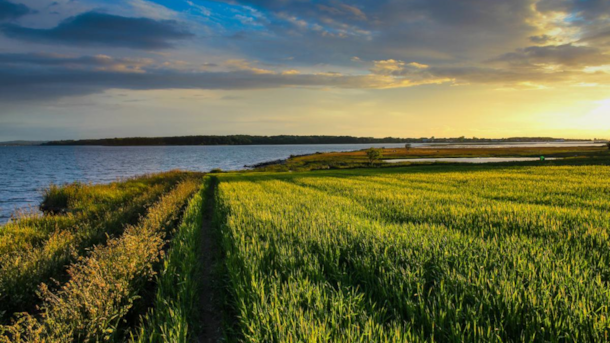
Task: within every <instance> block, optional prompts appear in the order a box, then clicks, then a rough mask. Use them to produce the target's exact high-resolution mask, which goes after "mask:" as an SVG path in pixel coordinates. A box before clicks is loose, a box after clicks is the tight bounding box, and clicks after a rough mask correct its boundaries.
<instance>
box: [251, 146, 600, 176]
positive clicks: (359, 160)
mask: <svg viewBox="0 0 610 343" xmlns="http://www.w3.org/2000/svg"><path fill="white" fill-rule="evenodd" d="M382 155H383V158H382V159H384V160H386V159H387V160H389V159H409V158H444V157H540V156H546V157H561V158H565V159H569V160H570V162H569V163H571V164H573V163H576V162H578V161H580V162H582V163H584V164H588V163H591V162H594V161H595V160H604V161H607V160H608V158H609V157H610V156H609V154H608V148H607V147H536V148H531V147H511V148H455V149H454V148H440V147H439V148H411V149H405V148H389V149H382ZM547 162H550V161H547ZM375 164H376V165H377V166H378V167H396V166H400V165H409V164H411V163H409V162H403V163H396V164H394V163H392V164H389V163H383V162H381V161H377V162H376V163H375ZM417 164H424V163H421V162H418V163H417ZM428 164H429V163H428ZM369 166H370V162H369V160H368V159H367V156H366V151H365V150H361V151H350V152H330V153H317V154H311V155H306V156H296V157H291V158H289V159H288V160H287V161H286V162H285V163H284V164H275V165H270V166H265V167H261V168H257V170H259V171H288V170H291V171H306V170H317V169H349V168H362V167H369Z"/></svg>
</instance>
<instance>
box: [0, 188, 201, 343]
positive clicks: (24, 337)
mask: <svg viewBox="0 0 610 343" xmlns="http://www.w3.org/2000/svg"><path fill="white" fill-rule="evenodd" d="M199 186H200V181H199V179H198V178H197V179H187V180H185V181H182V182H181V183H179V184H178V185H177V186H176V187H175V188H174V189H173V190H172V191H171V192H169V193H167V194H165V195H163V196H162V197H161V199H160V200H159V201H158V202H157V203H156V204H155V205H154V206H153V207H151V208H150V209H149V210H148V213H147V215H146V217H145V218H143V220H142V221H141V222H140V223H139V224H138V225H136V226H129V227H128V228H127V229H126V230H125V233H124V234H123V235H121V236H120V237H117V238H113V239H111V240H110V241H109V242H108V243H107V244H106V245H99V246H96V247H95V248H94V249H93V250H92V251H91V254H90V255H88V256H87V257H85V258H83V259H81V260H80V261H78V262H77V263H75V264H73V265H71V266H70V268H69V269H68V274H69V275H70V281H69V282H67V283H66V284H65V285H63V286H62V287H61V289H60V290H59V291H57V292H52V291H50V290H48V289H46V288H45V287H44V286H43V287H42V294H43V297H44V302H43V304H42V305H41V310H40V311H41V313H42V315H41V316H40V317H39V318H37V317H36V316H32V315H30V314H24V315H23V316H21V317H20V318H19V319H18V321H17V322H16V323H15V324H13V325H12V326H9V327H4V330H5V336H4V337H3V339H4V340H5V341H12V342H42V341H45V342H65V341H78V342H94V341H100V340H106V341H107V340H118V339H120V338H121V337H122V336H123V334H124V332H123V330H122V327H123V326H124V325H126V323H127V322H128V316H129V315H130V314H132V312H133V311H134V308H137V307H138V302H139V300H140V299H141V295H142V292H143V290H144V289H145V286H146V284H147V283H148V282H149V281H150V280H151V279H152V277H153V275H154V274H155V271H154V266H155V264H156V263H157V262H158V261H159V259H160V258H161V256H162V252H163V247H164V246H165V243H166V241H165V239H166V237H167V236H168V234H169V233H170V232H171V230H172V229H173V228H174V227H175V223H176V222H177V221H178V220H179V219H180V215H181V212H182V208H183V207H184V206H183V205H184V204H185V203H186V201H187V200H188V199H189V198H190V197H191V195H192V194H193V193H194V192H195V191H196V189H197V188H199Z"/></svg>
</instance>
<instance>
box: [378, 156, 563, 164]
mask: <svg viewBox="0 0 610 343" xmlns="http://www.w3.org/2000/svg"><path fill="white" fill-rule="evenodd" d="M557 159H559V158H556V157H546V158H545V160H546V161H552V160H557ZM526 161H540V157H439V158H397V159H393V160H385V161H384V162H388V163H400V162H454V163H455V162H457V163H475V164H479V163H498V162H526Z"/></svg>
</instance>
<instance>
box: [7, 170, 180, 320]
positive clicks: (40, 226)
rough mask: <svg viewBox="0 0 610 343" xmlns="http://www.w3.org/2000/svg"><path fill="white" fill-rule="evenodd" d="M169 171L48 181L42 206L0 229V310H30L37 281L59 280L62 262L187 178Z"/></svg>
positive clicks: (102, 238) (62, 276)
mask: <svg viewBox="0 0 610 343" xmlns="http://www.w3.org/2000/svg"><path fill="white" fill-rule="evenodd" d="M188 176H189V174H188V173H184V172H168V173H162V174H156V175H150V176H144V177H138V178H133V179H129V180H126V181H123V182H114V183H111V184H108V185H84V184H78V183H77V184H71V185H66V186H62V187H58V186H51V187H50V188H49V189H48V190H47V191H46V193H45V195H44V200H43V203H42V206H41V208H42V209H43V210H45V211H47V214H45V215H25V216H23V217H21V218H17V220H15V221H14V222H12V223H9V224H6V225H5V226H3V227H1V228H0V314H2V317H3V318H4V320H6V318H7V317H8V316H10V315H12V314H13V313H14V312H18V311H30V310H33V309H34V305H35V304H36V303H37V302H38V299H39V297H38V296H37V295H36V290H37V289H38V286H39V285H40V284H41V283H42V282H45V283H49V281H51V278H53V279H55V280H57V281H60V282H61V281H64V280H65V278H66V276H67V275H66V274H65V266H66V265H67V264H69V263H70V262H71V261H73V260H74V259H75V257H76V256H80V255H82V254H83V253H84V252H85V249H87V248H89V247H91V246H92V245H94V244H99V243H103V242H105V240H106V239H107V237H108V236H109V235H110V236H112V235H115V234H120V233H121V232H122V230H123V229H124V227H125V225H127V224H135V223H136V222H137V220H138V218H139V217H140V216H141V215H142V214H144V213H145V212H146V209H147V208H148V207H149V206H150V205H152V204H153V203H154V202H155V201H156V200H157V199H158V198H159V197H160V196H161V195H162V194H163V193H165V192H166V191H168V190H169V189H171V188H172V187H173V186H174V185H176V184H177V183H178V182H180V181H181V180H183V179H184V178H186V177H188Z"/></svg>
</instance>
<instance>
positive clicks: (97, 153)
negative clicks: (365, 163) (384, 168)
mask: <svg viewBox="0 0 610 343" xmlns="http://www.w3.org/2000/svg"><path fill="white" fill-rule="evenodd" d="M372 146H373V147H382V146H383V147H388V148H394V147H403V146H404V144H334V145H333V144H331V145H242V146H160V147H153V146H149V147H102V146H64V147H61V146H57V147H52V146H48V147H46V146H29V147H28V146H23V147H2V146H0V223H5V222H7V221H8V220H9V219H10V216H11V214H12V213H14V211H15V210H18V209H31V210H36V208H37V207H38V205H39V204H40V201H41V200H42V190H43V189H44V188H46V187H47V186H48V185H49V184H51V183H53V184H64V183H69V182H74V181H81V182H92V183H107V182H112V181H115V180H117V179H118V178H124V177H130V176H136V175H141V174H145V173H154V172H161V171H167V170H171V169H184V170H193V171H209V170H211V169H214V168H221V169H223V170H238V169H244V165H252V164H256V163H260V162H265V161H271V160H277V159H283V158H287V157H289V156H290V155H301V154H312V153H315V152H329V151H350V150H358V149H365V148H369V147H372Z"/></svg>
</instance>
